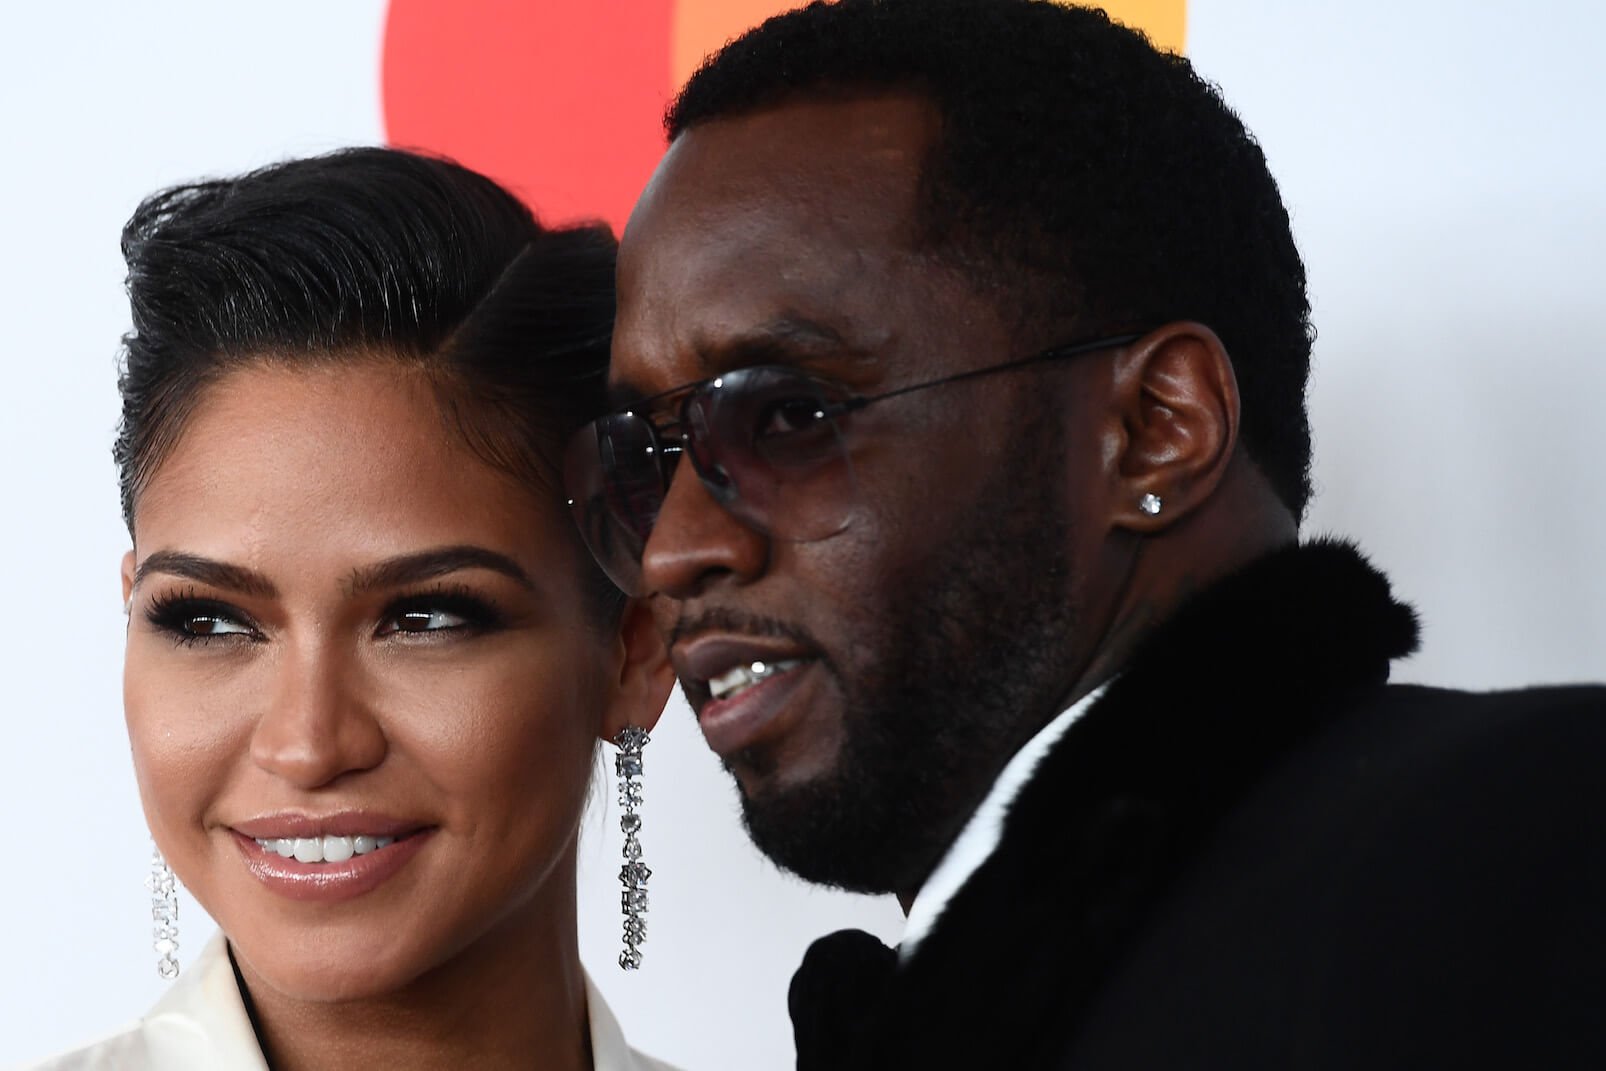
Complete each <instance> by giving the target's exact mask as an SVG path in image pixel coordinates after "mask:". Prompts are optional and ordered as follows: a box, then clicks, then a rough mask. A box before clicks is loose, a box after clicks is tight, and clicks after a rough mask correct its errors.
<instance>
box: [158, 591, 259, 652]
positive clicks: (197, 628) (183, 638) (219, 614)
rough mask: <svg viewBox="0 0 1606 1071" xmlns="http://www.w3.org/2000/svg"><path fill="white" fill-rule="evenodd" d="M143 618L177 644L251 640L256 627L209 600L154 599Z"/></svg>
mask: <svg viewBox="0 0 1606 1071" xmlns="http://www.w3.org/2000/svg"><path fill="white" fill-rule="evenodd" d="M146 617H147V618H148V619H149V620H150V623H151V625H152V626H154V627H155V628H156V629H158V630H159V631H161V632H165V633H167V634H168V635H169V636H171V637H173V639H175V640H177V641H178V642H179V643H205V642H207V641H210V640H220V639H229V638H231V637H235V636H243V637H247V638H250V637H254V636H256V634H257V630H256V626H254V625H253V624H251V621H250V619H249V618H247V617H246V616H245V615H244V614H242V613H240V612H239V611H237V610H235V609H233V608H232V607H230V606H227V605H225V604H223V603H218V602H212V601H211V600H209V599H193V598H187V597H184V596H178V597H172V598H167V597H158V598H156V599H155V600H153V601H152V602H151V605H150V608H149V609H148V610H147V611H146Z"/></svg>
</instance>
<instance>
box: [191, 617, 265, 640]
mask: <svg viewBox="0 0 1606 1071" xmlns="http://www.w3.org/2000/svg"><path fill="white" fill-rule="evenodd" d="M180 627H182V628H183V629H184V631H185V632H187V633H189V634H190V635H191V636H232V635H249V634H250V632H251V629H250V628H249V627H247V626H245V625H242V624H240V623H239V622H238V621H233V620H230V619H229V618H227V617H221V616H218V615H217V614H192V615H190V616H189V617H186V618H184V620H183V621H182V622H181V625H180Z"/></svg>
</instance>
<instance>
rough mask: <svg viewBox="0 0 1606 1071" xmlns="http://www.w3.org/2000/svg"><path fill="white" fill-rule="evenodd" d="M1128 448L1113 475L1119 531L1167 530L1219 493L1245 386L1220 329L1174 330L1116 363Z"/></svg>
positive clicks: (1151, 336)
mask: <svg viewBox="0 0 1606 1071" xmlns="http://www.w3.org/2000/svg"><path fill="white" fill-rule="evenodd" d="M1114 380H1115V391H1116V404H1117V405H1118V406H1119V408H1120V415H1121V423H1122V431H1123V435H1122V443H1121V447H1120V456H1119V458H1118V465H1117V466H1116V468H1115V471H1114V472H1113V473H1112V475H1113V477H1114V479H1115V480H1116V482H1117V486H1116V487H1115V488H1114V495H1115V501H1116V503H1117V505H1116V511H1115V516H1114V517H1113V521H1114V523H1115V525H1116V526H1117V527H1120V528H1125V529H1127V530H1129V531H1134V532H1141V533H1155V532H1159V531H1162V530H1164V529H1165V528H1167V527H1169V526H1170V525H1172V524H1173V523H1175V522H1176V521H1177V520H1179V519H1180V518H1182V517H1184V516H1186V515H1187V514H1188V513H1189V512H1191V511H1192V510H1193V509H1194V508H1195V507H1197V506H1198V505H1199V504H1200V503H1202V502H1204V501H1205V500H1206V499H1208V498H1209V497H1210V495H1211V494H1212V493H1213V492H1214V491H1215V489H1216V486H1217V485H1218V484H1219V483H1220V482H1221V478H1222V476H1223V475H1225V473H1226V471H1227V465H1228V463H1229V462H1230V461H1231V460H1232V455H1233V451H1234V450H1235V448H1236V447H1237V443H1238V414H1239V401H1238V380H1237V377H1236V376H1235V375H1234V374H1233V370H1232V361H1231V359H1230V358H1229V357H1228V356H1227V351H1226V348H1225V347H1224V346H1222V344H1221V340H1220V339H1219V338H1217V337H1216V334H1215V332H1214V331H1212V330H1210V328H1208V327H1205V326H1204V325H1203V324H1197V323H1188V322H1179V323H1170V324H1166V325H1165V326H1163V327H1160V328H1156V329H1155V330H1153V331H1150V332H1149V333H1148V334H1146V335H1144V336H1143V337H1142V338H1141V339H1139V340H1138V341H1136V342H1134V343H1132V345H1131V346H1129V347H1127V349H1126V351H1125V352H1123V353H1122V354H1121V355H1120V356H1119V357H1118V358H1117V360H1116V365H1115V376H1114Z"/></svg>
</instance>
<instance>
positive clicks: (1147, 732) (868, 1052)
mask: <svg viewBox="0 0 1606 1071" xmlns="http://www.w3.org/2000/svg"><path fill="white" fill-rule="evenodd" d="M1416 639H1417V626H1416V618H1415V615H1414V614H1413V612H1412V611H1411V609H1410V608H1409V607H1408V606H1406V605H1404V604H1402V603H1399V602H1397V601H1395V600H1394V598H1393V596H1392V595H1391V593H1390V590H1389V584H1388V581H1387V579H1386V578H1385V577H1384V576H1383V575H1382V574H1381V573H1379V572H1378V571H1377V570H1375V569H1374V568H1372V567H1371V565H1370V564H1368V563H1367V562H1366V560H1365V559H1364V558H1363V557H1362V556H1361V555H1360V553H1359V552H1358V551H1357V550H1356V549H1355V548H1354V547H1353V546H1351V545H1349V544H1347V543H1340V542H1316V543H1310V544H1305V545H1303V546H1298V547H1290V548H1287V549H1285V550H1281V551H1278V552H1275V553H1273V554H1271V555H1268V556H1267V557H1265V558H1262V559H1261V560H1259V561H1257V562H1255V563H1254V564H1252V565H1250V566H1249V567H1247V568H1246V569H1244V570H1242V571H1241V572H1239V573H1238V574H1236V575H1234V576H1232V577H1229V578H1228V579H1226V580H1224V581H1222V582H1220V583H1218V584H1216V585H1214V586H1213V587H1211V588H1209V589H1208V590H1206V591H1204V592H1203V593H1201V594H1200V595H1199V596H1197V597H1196V598H1194V599H1193V600H1191V601H1190V602H1189V603H1188V604H1187V605H1186V606H1185V607H1184V608H1183V609H1182V610H1180V611H1179V612H1178V613H1177V614H1176V615H1175V616H1174V617H1173V618H1172V619H1171V620H1170V621H1169V622H1167V623H1166V625H1164V626H1163V627H1162V628H1161V629H1159V630H1158V631H1157V632H1156V633H1155V634H1154V635H1153V636H1151V637H1150V638H1149V640H1148V641H1146V643H1145V644H1144V645H1143V647H1142V648H1141V649H1140V651H1139V652H1138V654H1137V655H1136V656H1135V657H1134V658H1133V660H1132V662H1131V663H1130V664H1129V665H1128V667H1127V668H1126V669H1125V671H1124V672H1123V673H1122V674H1121V676H1120V677H1119V678H1118V679H1117V680H1116V681H1115V682H1114V683H1113V684H1112V685H1111V686H1110V688H1109V689H1108V690H1107V692H1106V693H1105V695H1104V696H1103V697H1102V698H1101V699H1100V700H1099V701H1098V702H1097V703H1096V704H1094V706H1093V707H1092V708H1091V709H1090V710H1089V711H1088V712H1087V713H1086V714H1085V715H1084V716H1083V718H1082V719H1081V720H1080V721H1078V722H1077V723H1076V724H1075V725H1073V726H1072V727H1071V729H1070V730H1069V731H1068V732H1067V733H1066V734H1065V736H1064V737H1063V738H1062V739H1061V740H1060V741H1059V743H1058V744H1056V745H1055V747H1054V749H1053V750H1052V751H1051V752H1050V753H1049V755H1048V757H1047V758H1045V759H1044V761H1043V763H1042V765H1041V766H1040V767H1039V768H1038V771H1037V773H1036V774H1035V775H1034V777H1033V779H1032V781H1031V782H1030V783H1029V784H1028V785H1027V786H1026V788H1025V789H1024V790H1023V791H1022V792H1021V794H1020V796H1019V797H1018V798H1017V799H1016V801H1015V803H1014V805H1013V807H1012V808H1011V811H1010V815H1009V819H1008V823H1007V825H1006V828H1005V832H1004V836H1003V839H1002V840H1001V842H1000V844H999V847H998V849H997V851H996V852H995V853H994V854H993V856H992V857H991V858H990V859H989V860H988V861H987V862H986V863H985V864H984V865H983V866H982V867H980V868H979V869H978V870H977V871H976V873H975V874H974V875H973V876H972V877H971V879H970V880H969V881H968V882H967V883H966V885H965V886H964V888H962V889H961V890H960V891H959V893H958V894H957V895H956V896H955V897H954V898H953V900H951V901H950V902H949V904H948V906H947V909H946V910H945V911H944V913H943V915H942V917H941V918H940V919H939V921H938V923H937V925H936V926H935V927H934V928H933V930H932V931H931V932H930V933H929V934H928V935H927V937H926V938H925V940H924V941H923V942H922V943H921V945H920V948H919V949H918V951H917V952H916V953H915V954H914V955H913V956H912V957H911V958H910V960H909V962H908V963H907V964H904V965H903V966H902V967H896V968H895V960H894V958H893V954H892V953H891V952H890V950H886V949H884V948H881V947H880V946H879V943H877V942H873V939H869V938H867V936H866V935H863V934H859V935H857V936H851V935H849V934H837V935H833V936H832V937H829V938H825V939H824V940H822V941H820V942H817V943H816V945H815V947H814V948H812V949H811V950H810V952H809V956H808V958H807V959H805V961H804V965H803V967H802V968H801V969H800V970H799V972H798V975H797V977H796V978H795V979H794V981H793V988H792V995H791V1002H792V1010H793V1018H794V1023H795V1027H796V1033H797V1040H798V1067H799V1068H800V1069H813V1068H821V1069H823V1068H831V1069H832V1071H840V1069H843V1068H848V1067H865V1068H869V1067H876V1068H888V1067H920V1068H948V1067H953V1068H960V1067H964V1068H981V1067H1031V1066H1038V1064H1037V1063H1036V1062H1035V1059H1034V1057H1033V1049H1032V1048H1031V1046H1032V1045H1033V1044H1034V1043H1041V1040H1042V1038H1043V1037H1044V1035H1045V1032H1046V1034H1047V1035H1048V1036H1049V1037H1050V1038H1052V1039H1056V1040H1057V1041H1059V1042H1063V1041H1064V1040H1065V1038H1066V1036H1067V1035H1068V1034H1069V1033H1070V1032H1071V1031H1072V1030H1073V1029H1074V1022H1070V1021H1067V1012H1066V1009H1076V1008H1081V1007H1084V1006H1085V1004H1086V1002H1087V1000H1088V999H1089V998H1090V997H1091V996H1092V994H1093V993H1094V992H1095V991H1096V989H1097V987H1098V986H1099V984H1100V983H1101V981H1102V979H1103V978H1104V976H1105V974H1106V972H1107V971H1108V969H1109V968H1110V966H1111V964H1112V962H1113V960H1114V959H1115V957H1116V956H1117V955H1118V954H1119V952H1120V951H1121V948H1122V946H1123V944H1124V942H1125V941H1126V940H1127V939H1128V938H1129V937H1130V936H1131V934H1132V933H1133V931H1134V929H1135V928H1136V927H1137V925H1138V924H1139V922H1140V921H1141V919H1142V917H1143V915H1144V913H1145V911H1146V910H1147V909H1148V908H1149V907H1150V906H1151V905H1152V904H1153V902H1154V900H1155V898H1156V897H1157V896H1158V895H1159V894H1160V893H1161V892H1162V891H1163V889H1164V888H1165V886H1166V884H1167V883H1168V882H1169V881H1170V880H1171V879H1172V878H1174V877H1175V876H1176V875H1177V874H1178V873H1179V872H1180V870H1181V869H1182V868H1183V867H1184V866H1185V865H1186V863H1187V862H1188V860H1189V859H1190V857H1191V854H1192V852H1193V851H1194V849H1195V848H1196V847H1197V845H1198V844H1199V843H1200V841H1201V840H1202V838H1203V837H1204V835H1205V834H1206V833H1207V832H1208V830H1209V828H1210V827H1211V826H1212V825H1213V823H1214V822H1215V820H1216V819H1217V818H1218V817H1219V816H1220V815H1221V813H1222V812H1223V811H1224V810H1225V809H1226V808H1227V807H1228V806H1229V805H1230V804H1231V803H1232V802H1233V801H1234V800H1235V799H1236V798H1237V797H1238V796H1239V795H1240V794H1241V793H1242V792H1243V791H1244V790H1245V789H1246V788H1248V787H1249V786H1250V785H1251V784H1252V783H1253V782H1254V781H1255V780H1256V779H1257V778H1258V777H1259V776H1260V775H1261V774H1262V773H1264V772H1265V771H1266V770H1267V769H1268V767H1269V766H1270V765H1271V764H1272V763H1273V762H1274V761H1275V760H1276V758H1277V757H1278V756H1279V755H1281V754H1283V753H1285V752H1286V751H1287V750H1288V749H1289V748H1291V747H1292V746H1293V745H1294V744H1295V743H1297V742H1298V741H1299V740H1300V739H1302V738H1303V737H1305V736H1307V735H1308V734H1310V733H1312V732H1314V731H1315V730H1317V729H1318V728H1320V727H1321V726H1322V725H1323V724H1325V723H1326V722H1327V721H1328V720H1330V719H1331V718H1332V717H1333V716H1334V715H1335V714H1336V713H1338V712H1340V711H1341V710H1342V709H1344V708H1345V707H1346V706H1348V705H1349V703H1351V702H1353V701H1354V700H1355V699H1356V698H1357V697H1358V696H1359V695H1360V694H1362V693H1364V692H1366V691H1369V690H1371V689H1375V688H1378V687H1380V686H1381V685H1382V684H1384V683H1385V682H1386V681H1387V679H1388V671H1389V662H1390V660H1391V659H1394V658H1398V657H1401V656H1403V655H1406V654H1409V653H1410V652H1411V651H1413V650H1414V649H1415V647H1416ZM867 941H869V942H870V944H867V943H866V942H867ZM871 945H874V947H873V948H872V947H871ZM1034 1039H1035V1042H1034ZM850 1050H851V1053H852V1055H851V1056H850V1055H849V1052H850Z"/></svg>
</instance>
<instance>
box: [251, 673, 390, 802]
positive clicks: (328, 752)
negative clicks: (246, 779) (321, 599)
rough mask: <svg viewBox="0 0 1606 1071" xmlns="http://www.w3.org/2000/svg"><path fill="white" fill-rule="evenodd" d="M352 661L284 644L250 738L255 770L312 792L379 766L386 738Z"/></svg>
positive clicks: (384, 749)
mask: <svg viewBox="0 0 1606 1071" xmlns="http://www.w3.org/2000/svg"><path fill="white" fill-rule="evenodd" d="M355 662H356V656H355V655H354V654H351V653H344V652H340V651H338V650H335V649H332V648H330V647H316V648H300V649H298V648H295V647H293V646H290V645H286V649H285V652H284V655H283V658H282V660H281V663H280V665H279V667H278V672H277V673H276V674H275V676H274V680H273V683H272V685H271V694H270V695H268V696H266V697H265V699H266V703H265V706H264V708H263V714H262V716H261V717H260V718H259V719H258V721H257V725H256V728H255V730H254V731H253V733H252V737H251V758H252V761H254V762H255V763H256V764H257V766H259V767H261V768H262V769H264V770H266V771H268V772H269V773H272V774H274V775H276V776H278V777H280V778H283V779H284V780H286V781H288V782H290V783H291V784H293V785H295V786H296V787H298V788H303V789H314V788H321V787H323V786H324V785H327V784H329V783H331V782H333V781H335V780H337V779H339V778H340V777H342V776H344V775H346V774H349V773H355V772H358V771H361V770H369V769H372V768H374V767H375V766H377V765H379V763H380V762H381V761H382V760H383V759H384V757H385V751H386V747H387V743H386V739H385V733H384V730H383V727H382V726H381V725H380V722H379V719H378V717H377V716H376V713H375V711H374V709H373V707H372V702H371V696H370V695H369V694H367V692H368V690H367V689H364V688H362V687H360V686H358V684H357V679H358V678H359V676H360V670H359V668H358V666H357V665H356V664H355Z"/></svg>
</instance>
